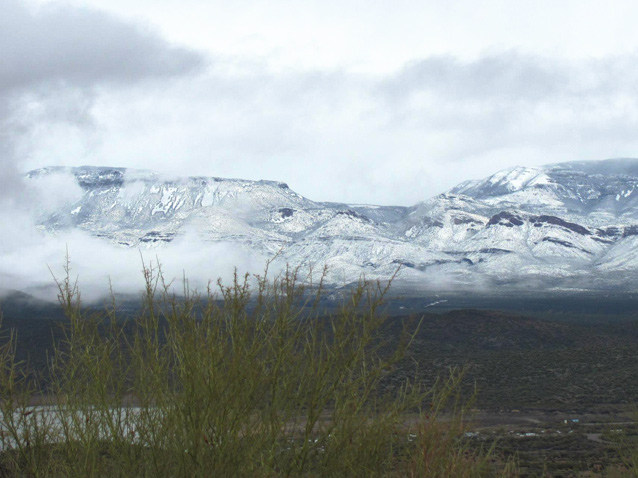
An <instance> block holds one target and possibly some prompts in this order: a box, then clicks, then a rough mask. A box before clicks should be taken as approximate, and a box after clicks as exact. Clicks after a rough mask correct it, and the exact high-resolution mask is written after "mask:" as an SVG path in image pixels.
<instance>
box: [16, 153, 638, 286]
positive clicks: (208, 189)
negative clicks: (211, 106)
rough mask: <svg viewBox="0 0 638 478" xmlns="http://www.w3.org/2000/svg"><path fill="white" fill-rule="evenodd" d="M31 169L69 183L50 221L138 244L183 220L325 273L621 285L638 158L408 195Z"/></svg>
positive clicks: (636, 223)
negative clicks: (363, 195)
mask: <svg viewBox="0 0 638 478" xmlns="http://www.w3.org/2000/svg"><path fill="white" fill-rule="evenodd" d="M27 177H28V178H30V179H31V180H32V182H33V184H34V185H37V184H38V182H39V181H42V180H44V179H47V178H48V179H51V178H55V177H67V178H68V177H70V178H72V179H73V180H74V181H75V183H76V184H77V186H79V188H78V190H77V191H75V192H73V194H68V195H67V196H64V200H59V201H56V202H55V207H53V206H51V205H49V206H50V207H48V208H43V211H44V212H43V213H42V215H41V217H40V223H41V225H42V227H44V228H46V229H47V230H49V231H52V232H54V231H56V230H62V229H68V228H79V229H82V230H84V231H87V232H89V233H90V234H92V235H94V236H98V237H102V238H104V239H105V240H108V241H110V242H112V243H113V244H116V245H118V246H120V247H143V248H148V247H156V248H161V247H162V245H164V244H167V243H170V242H172V241H173V240H174V239H175V238H178V237H181V236H183V235H185V234H187V233H188V234H190V233H193V234H196V235H197V236H198V237H199V238H200V239H201V240H204V241H208V242H232V243H238V244H240V245H241V246H242V247H244V248H245V249H246V250H250V251H255V252H257V253H259V254H261V256H262V257H264V258H266V257H272V256H273V255H275V254H278V260H279V261H281V262H289V263H291V264H298V265H302V266H308V267H310V266H312V267H313V268H314V269H315V270H318V269H321V268H323V266H324V265H327V266H328V267H329V271H330V272H329V277H328V279H329V281H330V282H331V283H333V284H339V283H349V282H352V281H356V280H358V278H359V277H360V276H361V275H362V274H365V276H366V277H368V278H371V279H375V278H379V279H384V278H388V277H390V276H391V275H392V274H393V273H394V272H395V271H396V269H397V267H399V266H401V268H402V271H401V272H400V276H399V280H405V281H406V283H407V282H410V283H412V284H415V283H419V282H420V281H422V282H425V281H429V282H428V283H430V284H433V285H434V286H436V283H437V281H438V280H439V278H441V279H440V280H443V279H442V278H443V277H444V280H445V287H448V286H452V285H453V284H454V283H455V282H456V283H462V284H471V283H472V282H473V281H474V282H477V281H487V282H490V281H491V282H493V283H499V284H505V283H506V284H511V285H513V286H516V284H529V283H530V280H534V281H535V282H534V283H535V284H537V286H538V287H542V286H543V284H545V285H548V284H551V285H552V286H558V287H560V286H561V284H569V285H570V286H571V285H573V284H577V283H579V281H581V282H583V283H587V284H588V286H589V287H601V288H605V287H608V286H610V284H612V283H613V285H614V287H617V286H619V284H618V282H617V281H614V280H613V277H614V276H613V274H614V272H615V271H622V273H623V274H624V275H623V277H625V278H626V277H627V274H629V276H632V274H633V275H635V276H637V277H638V252H635V251H636V250H637V247H636V246H638V239H637V238H638V160H607V161H589V162H572V163H560V164H553V165H548V166H544V167H536V168H524V167H517V168H510V169H507V170H504V171H501V172H498V173H496V174H493V175H492V176H489V177H488V178H486V179H483V180H478V181H466V182H464V183H461V184H459V185H458V186H457V187H455V188H453V189H452V190H450V191H449V192H448V193H445V194H441V195H438V196H436V197H434V198H431V199H429V200H426V201H424V202H421V203H419V204H416V205H415V206H413V207H399V206H374V205H346V204H338V203H320V202H314V201H312V200H310V199H307V198H304V197H303V196H300V195H299V194H297V193H295V192H294V191H292V190H291V189H290V188H289V187H288V186H287V185H286V184H285V183H281V182H276V181H248V180H241V179H221V178H205V177H190V178H168V177H164V176H161V175H159V174H157V173H153V172H150V171H138V170H131V169H125V168H105V167H101V168H100V167H80V168H59V167H52V168H43V169H39V170H36V171H32V172H30V173H28V175H27ZM71 189H72V188H71ZM61 197H62V196H61ZM624 284H625V286H626V287H631V283H630V282H627V281H625V282H624ZM620 285H621V286H622V284H620ZM442 287H443V285H442Z"/></svg>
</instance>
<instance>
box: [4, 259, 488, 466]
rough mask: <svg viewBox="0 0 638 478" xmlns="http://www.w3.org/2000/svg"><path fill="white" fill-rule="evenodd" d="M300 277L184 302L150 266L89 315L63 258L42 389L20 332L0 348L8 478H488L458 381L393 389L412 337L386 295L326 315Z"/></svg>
mask: <svg viewBox="0 0 638 478" xmlns="http://www.w3.org/2000/svg"><path fill="white" fill-rule="evenodd" d="M298 273H299V272H298V270H296V269H286V270H285V271H284V272H283V273H281V274H280V275H279V276H278V277H276V278H274V279H272V280H270V279H269V278H268V277H267V271H266V273H265V274H264V275H263V276H256V277H249V276H244V277H240V276H238V275H237V274H235V276H234V279H233V280H232V282H231V283H230V284H224V283H223V282H221V281H218V283H217V287H216V288H215V289H214V291H213V288H212V287H210V286H209V288H208V290H207V292H206V293H205V294H201V295H200V294H198V293H197V292H193V291H191V290H190V289H189V286H188V281H186V280H185V281H184V288H183V292H182V293H181V294H180V295H179V296H177V295H175V294H173V293H172V292H171V288H170V286H169V284H166V283H165V282H164V278H163V276H162V273H161V270H160V269H159V268H151V267H145V268H144V279H145V294H144V307H143V310H141V312H140V313H139V314H138V315H137V317H136V318H135V319H128V320H122V318H121V317H119V316H118V313H117V308H116V306H115V301H113V306H112V307H109V308H107V309H106V310H105V311H104V312H103V313H102V314H99V315H91V314H89V313H87V312H86V310H85V308H84V307H83V306H82V302H81V299H80V293H79V290H78V287H77V283H74V282H72V281H71V280H70V277H69V268H68V262H67V275H66V277H65V278H64V279H63V280H61V281H60V282H59V283H58V286H59V300H60V304H61V305H62V307H63V308H64V310H65V312H66V314H67V316H68V318H69V321H68V324H67V329H66V331H67V333H66V339H65V340H64V341H63V342H62V343H59V344H57V345H56V346H55V350H54V353H53V356H52V359H51V363H50V369H49V370H48V379H47V381H46V384H44V382H43V381H40V382H38V381H37V380H33V378H32V377H34V376H35V375H34V374H33V373H32V371H29V370H28V367H27V364H24V363H17V362H16V361H15V360H14V357H15V337H14V336H9V337H8V340H7V341H6V343H5V345H4V346H3V347H2V348H1V349H0V367H1V368H0V394H1V396H0V400H1V402H0V403H1V406H0V431H1V433H2V435H1V436H0V439H1V440H0V441H1V444H2V450H3V452H2V454H1V455H0V460H1V461H0V476H2V473H4V476H78V477H80V476H81V477H86V476H127V477H128V476H152V477H157V476H165V477H171V476H176V477H182V476H184V477H186V476H188V477H195V476H242V477H243V476H255V477H266V476H273V477H275V476H276V477H279V476H322V477H323V476H328V477H329V476H365V477H368V476H414V477H416V476H427V477H457V476H458V477H474V476H476V477H478V476H493V475H494V474H495V473H496V472H495V471H494V466H493V462H494V458H493V456H492V455H491V452H490V450H487V451H486V452H485V453H471V452H470V451H469V449H468V447H466V446H465V445H463V440H462V437H463V434H464V432H465V428H464V423H465V421H464V418H465V411H466V407H465V406H464V405H463V403H464V402H463V400H461V398H460V395H459V389H460V387H459V384H460V381H461V378H462V373H460V372H459V371H457V370H452V371H451V374H450V377H448V378H447V379H445V380H442V381H440V382H438V383H437V385H436V386H435V387H432V388H424V387H423V386H421V385H420V384H419V383H415V381H410V380H406V381H404V382H403V383H401V384H399V385H396V386H388V385H387V382H388V381H387V378H388V377H389V376H390V375H391V374H392V372H393V367H394V365H395V364H396V363H397V362H398V361H399V360H401V359H402V358H403V357H404V352H405V350H406V348H407V347H408V346H409V345H410V341H411V339H412V337H413V334H414V332H415V330H416V328H415V330H412V331H410V330H406V329H404V332H403V336H402V337H401V338H400V339H398V340H397V338H396V337H393V338H392V340H389V338H388V337H387V336H386V335H387V334H385V335H384V323H385V322H384V319H383V317H382V314H381V313H380V312H381V310H380V309H381V307H382V304H383V299H384V296H385V294H386V292H387V287H382V286H381V285H380V284H379V283H365V282H361V283H360V284H359V285H358V287H356V288H354V289H353V290H352V291H351V293H350V294H349V295H348V296H347V299H346V300H345V301H344V302H343V306H342V307H341V309H340V310H339V312H338V313H334V314H330V315H324V314H322V312H321V310H320V307H319V304H320V302H321V298H322V297H323V295H324V289H323V286H322V282H321V281H320V282H319V284H312V283H311V282H310V281H307V283H304V281H302V280H300V278H299V277H298ZM417 326H418V324H416V325H415V327H417ZM36 399H37V402H38V403H41V404H45V405H46V406H39V407H34V406H33V404H34V403H35V402H36Z"/></svg>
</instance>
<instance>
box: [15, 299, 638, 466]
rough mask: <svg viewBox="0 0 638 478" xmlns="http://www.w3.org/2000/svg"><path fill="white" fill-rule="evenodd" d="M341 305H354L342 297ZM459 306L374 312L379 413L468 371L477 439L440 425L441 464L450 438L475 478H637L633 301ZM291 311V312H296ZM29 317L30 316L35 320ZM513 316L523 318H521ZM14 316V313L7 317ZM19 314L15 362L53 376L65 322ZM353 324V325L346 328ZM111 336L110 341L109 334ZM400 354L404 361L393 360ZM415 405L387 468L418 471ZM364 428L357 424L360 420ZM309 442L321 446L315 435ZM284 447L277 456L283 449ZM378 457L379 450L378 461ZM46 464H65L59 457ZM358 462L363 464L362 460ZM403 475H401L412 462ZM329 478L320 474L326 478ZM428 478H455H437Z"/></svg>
mask: <svg viewBox="0 0 638 478" xmlns="http://www.w3.org/2000/svg"><path fill="white" fill-rule="evenodd" d="M344 297H349V296H348V295H347V294H344V295H342V298H344ZM455 297H456V298H454V297H448V298H447V299H444V300H447V301H448V302H442V303H439V304H437V305H435V306H434V307H426V306H428V305H430V304H431V303H432V302H435V301H437V299H439V300H440V299H441V298H440V297H433V298H431V299H430V298H428V299H400V300H398V299H396V298H393V299H392V300H391V301H389V303H388V302H386V303H385V304H384V305H382V304H381V302H378V303H377V302H375V301H374V300H373V303H375V304H376V305H375V308H376V309H375V314H376V313H378V312H380V311H381V312H388V313H389V315H390V317H389V318H388V319H387V320H385V321H380V322H378V324H377V325H378V329H375V330H376V331H375V334H376V335H375V339H374V340H373V341H372V342H371V343H374V344H375V345H374V347H377V346H378V348H376V349H375V350H376V352H375V353H376V354H378V358H379V359H380V360H382V361H383V360H385V361H389V362H388V365H391V367H389V368H387V369H386V370H384V371H383V373H379V374H378V376H377V378H378V380H377V379H375V382H374V387H373V388H374V391H372V390H371V391H370V395H369V396H370V397H386V401H385V402H383V403H384V404H385V405H384V406H386V405H387V404H388V403H392V399H389V400H388V398H389V397H397V391H400V390H402V387H405V385H406V384H419V386H420V387H421V388H420V390H421V391H422V392H425V393H434V392H433V389H432V387H433V386H434V384H435V383H436V381H437V379H440V378H441V377H444V378H445V377H449V374H450V368H453V369H454V368H456V369H457V370H458V368H464V369H465V370H466V372H465V375H464V377H463V380H462V381H460V382H458V383H457V382H456V381H455V382H454V386H453V387H452V388H454V390H455V392H456V391H459V390H460V391H461V396H463V397H469V396H470V395H471V394H472V393H473V391H474V386H476V388H477V390H478V393H477V395H476V402H475V405H474V407H476V409H475V412H474V419H473V422H472V424H471V426H470V428H468V425H462V424H460V422H457V421H454V420H453V421H452V423H453V424H455V425H454V426H452V427H451V428H452V429H453V430H455V433H452V434H448V432H447V431H445V432H444V431H443V429H447V427H448V425H447V423H448V422H446V419H441V417H442V416H444V417H445V416H446V415H445V414H444V415H439V419H438V420H436V421H435V423H436V424H437V426H436V427H431V428H428V430H434V431H433V432H432V433H434V435H431V436H430V438H429V439H430V440H431V442H430V445H429V446H430V449H433V448H432V444H433V443H435V442H442V443H444V444H446V445H445V446H448V447H449V448H447V449H444V450H443V451H442V452H441V456H447V457H448V458H449V457H450V456H451V452H450V450H452V449H456V450H457V451H458V450H459V449H458V448H453V445H452V442H446V441H445V440H442V439H441V438H442V437H443V436H446V437H447V436H454V437H456V438H454V440H455V441H453V444H454V447H456V446H465V447H469V448H465V451H464V452H463V453H464V455H463V456H465V455H466V454H468V453H470V452H469V450H474V454H471V453H470V455H469V456H472V457H473V458H471V460H470V462H472V463H483V465H482V466H484V468H483V469H482V471H478V472H477V473H478V474H477V475H476V476H490V475H492V474H494V473H497V470H500V472H499V473H503V466H502V465H503V463H505V462H506V461H507V459H508V457H510V458H511V459H514V460H516V462H517V464H518V468H519V469H518V474H517V476H521V477H535V476H538V477H541V476H556V477H558V476H562V477H577V476H610V477H613V476H634V475H633V474H631V473H630V472H629V471H628V466H629V462H630V461H631V460H632V459H633V457H634V454H633V450H635V449H638V446H636V444H635V443H634V440H635V439H636V431H635V425H634V424H633V422H634V417H633V415H632V412H633V406H634V404H635V403H638V400H637V398H638V354H636V346H637V345H638V322H636V321H635V310H638V307H635V305H637V304H636V301H635V298H633V297H628V296H613V295H607V296H601V297H598V298H591V297H588V298H583V297H580V298H579V297H578V296H574V297H562V296H555V297H547V298H543V300H538V299H537V300H536V302H534V300H533V298H532V297H531V296H527V297H506V296H501V297H492V298H485V297H483V298H474V299H472V298H471V297H459V296H455ZM377 298H379V297H377ZM320 299H321V300H320V301H319V304H321V307H322V308H321V313H319V312H316V314H318V315H319V317H317V318H316V324H323V325H318V328H317V329H316V333H325V334H326V335H325V338H326V339H327V340H332V339H334V335H333V331H332V328H331V327H327V328H326V327H325V326H326V325H327V324H330V323H331V322H330V319H329V318H328V317H326V316H324V312H325V311H326V310H331V311H333V312H335V311H337V307H335V305H334V304H335V303H337V302H338V301H335V300H334V299H331V300H329V301H328V302H330V307H326V306H325V304H326V300H325V298H324V297H321V298H320ZM375 300H376V299H375ZM364 302H365V304H364ZM179 303H180V304H182V303H181V302H179ZM366 304H367V305H366ZM472 304H474V305H478V306H485V305H498V306H500V307H501V308H502V309H503V311H500V312H499V311H493V310H485V309H461V310H450V309H452V306H454V305H464V306H469V305H472ZM182 305H183V304H182ZM289 305H290V306H291V307H292V306H293V305H294V304H292V303H290V304H289ZM368 306H369V304H368V303H367V302H366V301H362V302H360V303H359V304H358V305H357V307H356V309H357V310H358V311H359V312H361V311H365V310H366V309H367V307H368ZM29 307H33V308H32V310H31V311H30V310H29ZM634 307H635V308H634ZM147 308H148V307H147ZM293 308H294V307H293ZM517 308H518V309H519V310H523V311H524V313H521V312H515V310H516V309H517ZM8 310H9V311H10V310H12V309H11V308H10V307H9V308H8ZM246 310H247V311H250V314H252V315H251V316H254V313H255V303H254V302H251V303H250V304H247V307H246ZM291 310H292V309H291ZM295 310H296V309H295ZM317 310H319V309H317ZM351 310H352V309H351ZM433 310H436V313H434V312H432V311H433ZM13 311H14V313H8V312H5V320H4V326H5V328H11V327H16V329H17V330H18V335H17V347H16V353H17V356H18V358H20V359H26V358H29V360H30V362H31V363H32V364H35V365H36V366H37V368H39V369H40V370H44V369H46V363H47V360H46V351H47V350H48V351H49V354H51V351H52V343H53V342H54V340H56V339H61V338H63V337H64V335H63V329H62V327H61V326H60V324H61V323H64V322H65V320H63V319H61V318H60V317H59V315H57V316H56V315H55V314H59V312H57V311H53V312H47V308H46V307H44V306H42V304H30V305H29V303H27V302H23V303H22V305H21V306H20V307H15V308H14V309H13ZM311 311H312V307H308V306H306V307H304V308H302V312H300V313H301V315H300V316H295V317H296V318H297V319H299V318H300V317H306V318H307V317H309V316H312V313H311ZM417 311H418V313H417ZM605 311H608V313H605ZM297 312H299V311H298V310H297ZM297 312H296V313H297ZM194 314H195V316H197V317H199V318H200V319H201V317H202V314H203V310H199V311H194ZM250 314H249V315H250ZM359 315H360V314H359ZM42 317H45V318H42ZM313 317H314V316H313ZM161 320H164V319H161ZM301 322H302V323H303V320H301ZM134 323H135V321H133V320H128V321H123V322H122V324H123V327H124V328H123V329H122V330H123V331H124V332H123V333H124V334H125V335H126V336H134V335H135V331H134V327H133V326H132V324H134ZM419 323H420V326H419V328H418V329H416V325H417V324H419ZM353 324H354V322H350V325H349V326H348V327H350V326H352V325H353ZM415 330H416V334H415V335H414V337H413V338H412V340H411V344H410V346H409V347H407V348H406V349H405V350H404V349H402V346H401V343H402V342H401V338H403V339H405V338H406V335H405V331H415ZM105 332H106V329H104V331H103V332H102V333H105ZM159 340H160V342H161V343H162V344H164V343H166V337H165V336H164V335H161V334H160V337H159ZM397 350H401V353H400V354H399V355H396V356H395V355H393V354H394V352H396V351H397ZM305 369H307V367H306V366H304V370H305ZM297 373H300V371H299V370H298V371H297ZM304 373H305V372H304ZM300 377H301V375H300V376H299V377H298V379H300ZM437 396H438V397H441V395H437ZM426 401H428V400H426ZM409 403H410V402H409V400H408V401H406V402H402V405H400V406H398V408H395V409H394V410H395V412H393V413H394V415H392V414H391V416H392V419H391V420H390V422H392V423H393V425H392V427H395V428H393V430H395V431H396V430H402V432H401V433H400V434H401V436H402V438H401V439H397V441H395V442H392V446H391V449H392V453H391V455H392V457H393V458H392V460H396V459H397V457H405V456H412V458H411V459H414V455H409V454H410V453H412V452H410V451H409V450H412V451H413V450H414V448H411V447H413V442H412V441H410V440H406V439H405V437H406V436H408V435H407V430H408V429H413V430H415V429H417V428H418V426H419V424H421V425H423V423H424V421H423V416H422V415H419V414H418V413H415V411H416V410H418V406H417V405H416V404H415V402H412V404H409ZM428 403H429V401H428ZM332 406H333V404H332V403H328V402H326V408H325V410H324V411H323V415H322V416H321V420H318V423H319V422H323V421H324V420H325V419H326V417H329V416H330V414H331V410H332V408H331V407H332ZM426 408H428V407H426ZM379 410H380V411H381V412H382V413H381V416H385V415H383V413H385V412H383V409H379ZM386 411H387V410H386ZM304 413H306V411H304ZM355 416H356V415H355ZM358 418H359V419H361V416H359V417H358ZM368 419H369V415H368ZM565 420H567V423H565ZM574 420H577V421H574ZM328 421H329V420H328ZM390 422H386V424H388V423H390ZM398 423H401V425H398ZM426 423H434V422H427V421H426ZM397 426H398V428H396V427H397ZM381 430H383V427H382V428H378V429H375V430H374V432H372V435H371V436H373V435H374V434H375V433H380V434H383V432H382V431H381ZM468 430H469V431H471V432H478V433H477V434H476V435H471V436H468V437H465V439H464V440H462V441H461V442H459V441H458V438H459V437H461V436H463V435H464V433H465V432H466V431H468ZM312 433H314V432H312ZM428 433H429V431H428ZM425 435H426V433H425V429H422V430H421V435H419V436H421V437H423V436H425ZM314 439H316V436H314V435H313V438H312V440H314ZM243 440H244V441H245V438H244V439H243ZM289 440H290V443H293V444H295V445H301V444H302V443H303V439H301V438H300V436H299V435H298V434H294V436H292V437H290V438H289ZM494 442H496V445H495V450H494V453H493V454H492V456H491V458H490V459H489V460H484V461H481V460H483V458H480V457H481V456H482V455H481V450H483V451H485V450H487V449H489V448H490V446H492V444H493V443H494ZM461 443H464V445H461ZM104 446H105V445H104V444H101V445H99V446H98V448H96V450H98V449H100V450H101V451H100V453H102V454H103V455H104V456H110V455H109V453H112V452H110V451H108V450H103V449H101V448H100V447H104ZM262 446H263V445H262ZM277 446H279V448H278V449H279V450H281V446H282V445H281V443H280V444H279V445H277ZM322 446H323V445H322ZM54 448H55V447H54ZM133 448H135V447H133ZM293 448H294V446H293ZM316 450H317V449H315V451H316ZM386 451H387V449H386ZM378 452H379V451H378V449H377V451H375V453H378ZM51 453H52V454H55V453H61V452H60V450H57V449H54V451H52V452H51ZM131 453H133V450H131ZM135 453H138V454H141V457H139V456H138V455H135V456H138V458H137V459H138V460H142V461H144V460H146V458H145V455H149V456H150V455H151V454H152V453H151V452H150V451H149V450H148V449H142V450H138V451H137V452H135ZM270 453H271V454H272V450H271V451H270ZM323 453H324V452H321V454H317V455H315V456H314V457H313V458H310V459H308V460H307V461H306V464H307V466H309V467H310V468H308V469H312V470H318V469H321V468H320V467H321V466H328V465H325V464H324V465H321V460H322V458H321V457H320V455H321V456H323ZM356 453H362V452H361V450H359V451H357V452H356ZM406 453H407V455H405V454H406ZM357 456H359V455H357ZM387 456H389V455H386V458H387ZM456 456H457V457H458V456H461V455H456ZM499 457H500V458H499ZM340 459H341V458H340ZM636 459H637V460H638V458H636ZM170 460H171V461H176V460H177V458H176V457H175V456H172V457H171V458H170ZM388 460H390V459H389V458H388ZM392 460H390V462H392V465H388V466H389V468H383V466H386V465H387V463H389V462H388V461H385V462H384V463H382V464H378V463H377V464H375V465H374V467H380V468H375V469H376V470H377V471H378V472H379V474H380V475H387V474H392V473H395V474H397V475H399V476H402V475H401V473H408V472H409V470H408V471H406V468H403V469H402V470H401V471H399V468H397V467H399V466H400V465H399V464H398V462H397V461H392ZM490 460H491V461H494V460H496V463H497V465H496V466H492V468H491V470H489V471H488V470H487V467H486V464H487V462H488V461H490ZM107 461H108V460H107ZM111 461H112V460H111ZM177 461H178V460H177ZM357 461H360V459H359V458H357ZM399 461H400V460H399ZM273 463H274V462H273ZM402 463H403V466H405V464H406V461H403V462H402ZM498 463H500V464H501V465H498ZM233 466H235V465H233ZM269 466H270V465H269ZM274 466H275V465H272V466H271V468H270V473H272V474H274V475H277V474H278V473H279V472H278V471H276V470H275V468H274ZM277 466H281V465H277ZM330 466H332V465H330ZM479 468H480V467H479ZM326 469H327V468H324V469H323V470H324V472H325V470H326ZM477 469H478V468H477ZM273 470H275V471H273ZM332 470H333V471H334V474H335V475H339V474H340V473H342V474H346V471H344V470H341V471H338V470H337V468H334V469H332ZM379 470H383V472H381V471H379ZM297 471H298V470H297ZM253 472H254V473H257V471H254V470H253ZM350 472H352V469H351V470H350ZM448 472H449V470H448ZM303 473H310V472H309V471H304V472H302V473H301V474H303ZM458 473H459V474H458V475H456V476H465V475H463V474H461V472H460V471H459V472H458ZM169 474H170V473H169ZM257 474H258V473H257ZM279 474H281V473H279ZM416 476H419V475H418V474H417V475H416ZM422 476H455V475H449V474H448V475H445V474H442V475H436V474H432V473H430V474H425V475H422ZM468 476H471V475H468Z"/></svg>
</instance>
